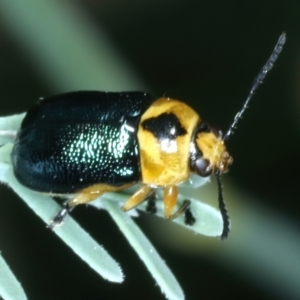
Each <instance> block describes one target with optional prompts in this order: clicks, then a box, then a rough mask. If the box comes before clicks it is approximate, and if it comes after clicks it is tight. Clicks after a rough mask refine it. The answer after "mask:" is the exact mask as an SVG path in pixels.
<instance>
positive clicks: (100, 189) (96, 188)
mask: <svg viewBox="0 0 300 300" xmlns="http://www.w3.org/2000/svg"><path fill="white" fill-rule="evenodd" d="M133 184H134V183H130V184H125V185H122V186H117V187H116V186H111V185H107V184H95V185H92V186H89V187H87V188H85V189H83V190H81V191H79V192H78V194H77V195H76V196H75V197H74V198H72V199H71V200H70V201H69V202H68V206H69V207H73V206H75V205H78V204H84V203H88V202H91V201H93V200H95V199H96V198H98V197H100V196H101V195H103V194H104V193H108V192H116V191H120V190H123V189H126V188H128V187H130V186H132V185H133Z"/></svg>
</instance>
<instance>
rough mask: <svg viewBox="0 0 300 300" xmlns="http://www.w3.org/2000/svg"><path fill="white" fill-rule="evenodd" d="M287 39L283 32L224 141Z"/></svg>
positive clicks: (231, 131)
mask: <svg viewBox="0 0 300 300" xmlns="http://www.w3.org/2000/svg"><path fill="white" fill-rule="evenodd" d="M285 41H286V35H285V33H282V34H281V35H280V37H279V39H278V41H277V44H276V45H275V48H274V50H273V52H272V54H271V56H270V57H269V59H268V61H267V62H266V64H265V65H264V66H263V68H262V69H261V71H260V72H259V73H258V75H257V77H256V78H255V80H254V82H253V85H252V88H251V90H250V93H249V95H248V97H247V99H246V101H245V102H244V105H243V107H242V109H241V110H240V111H239V112H238V113H237V114H236V116H235V117H234V120H233V122H232V124H231V126H230V127H229V129H228V130H227V132H226V134H225V135H224V137H223V141H225V140H227V139H228V138H229V137H230V136H231V135H232V134H233V130H234V129H235V128H236V124H237V122H238V121H239V120H240V119H241V117H242V115H243V114H244V112H245V110H246V109H247V107H248V103H249V102H250V100H251V99H252V97H253V95H254V93H255V91H256V90H257V88H258V87H259V86H260V85H261V84H262V82H263V80H264V79H265V77H266V75H267V73H268V72H269V71H270V70H271V69H272V68H273V66H274V63H275V62H276V60H277V58H278V56H279V54H280V52H281V51H282V48H283V46H284V44H285Z"/></svg>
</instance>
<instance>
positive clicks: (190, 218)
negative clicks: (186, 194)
mask: <svg viewBox="0 0 300 300" xmlns="http://www.w3.org/2000/svg"><path fill="white" fill-rule="evenodd" d="M185 202H186V203H188V206H187V207H186V208H185V212H184V223H185V224H186V225H194V224H195V222H196V219H195V217H194V215H193V213H192V212H191V201H190V200H184V202H183V204H184V203H185Z"/></svg>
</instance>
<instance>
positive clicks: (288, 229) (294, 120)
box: [0, 0, 300, 300]
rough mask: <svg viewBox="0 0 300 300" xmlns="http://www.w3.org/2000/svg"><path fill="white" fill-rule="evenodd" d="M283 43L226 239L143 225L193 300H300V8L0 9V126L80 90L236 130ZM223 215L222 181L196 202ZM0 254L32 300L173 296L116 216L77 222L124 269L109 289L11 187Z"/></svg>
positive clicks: (255, 119)
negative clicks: (178, 105)
mask: <svg viewBox="0 0 300 300" xmlns="http://www.w3.org/2000/svg"><path fill="white" fill-rule="evenodd" d="M283 31H284V32H286V33H287V43H286V46H285V48H284V50H283V52H282V54H281V57H280V58H279V60H278V62H277V63H276V65H275V67H274V69H273V70H272V71H271V72H270V74H269V75H268V76H267V78H266V80H265V81H264V84H263V85H262V86H261V87H260V88H259V90H258V92H257V93H256V95H255V97H254V99H253V101H252V102H251V104H250V108H249V109H248V110H247V112H246V114H245V116H244V118H243V119H242V120H241V121H240V123H239V125H238V129H237V130H236V132H235V134H234V136H232V138H231V139H230V140H229V141H228V143H227V147H228V149H229V151H230V153H231V155H232V156H233V158H234V164H233V165H232V167H231V171H230V172H229V173H228V174H226V175H225V176H224V179H223V181H224V182H223V185H224V193H225V199H226V203H227V207H228V210H229V213H230V216H231V219H232V231H231V234H230V236H229V239H228V240H226V241H225V242H220V240H219V239H217V238H207V237H203V236H196V235H195V234H193V233H191V232H189V231H187V230H185V229H181V228H179V227H178V226H176V225H174V224H172V223H170V222H167V221H164V220H158V218H156V217H155V216H147V215H145V214H143V215H142V216H141V217H140V218H138V219H137V220H136V222H137V223H138V224H139V226H140V227H141V228H142V229H143V231H144V233H145V234H146V235H147V236H148V237H149V239H150V240H151V241H152V242H153V244H154V245H155V247H156V249H157V250H158V252H159V253H160V254H161V256H162V257H163V258H164V259H165V261H166V262H167V264H168V266H169V267H170V268H171V269H172V270H173V272H174V274H175V276H176V277H177V279H178V281H179V282H180V284H181V286H182V288H183V290H184V292H185V294H186V299H199V298H201V299H208V298H209V299H219V298H221V297H222V298H226V297H231V298H232V297H244V296H246V295H247V296H248V297H249V298H250V297H251V298H256V299H299V298H300V232H299V229H300V221H299V217H300V201H299V200H300V199H299V192H300V189H299V181H298V180H299V168H300V160H299V155H300V139H299V136H300V122H299V114H300V88H299V87H300V60H299V59H300V34H299V33H300V2H299V1H296V0H294V1H293V0H290V1H278V0H275V1H264V0H260V1H257V0H254V1H237V0H232V1H221V0H217V1H202V0H190V1H182V0H172V1H171V0H160V1H158V0H143V1H138V0H127V1H121V0H113V1H112V0H109V1H105V0H101V1H92V0H89V1H88V0H85V1H83V0H77V1H71V0H70V1H65V0H63V1H52V0H27V1H23V2H21V1H16V0H1V2H0V70H1V71H0V82H1V84H0V97H1V102H0V103H1V109H0V115H1V116H5V115H11V114H15V113H19V112H23V111H26V110H27V109H28V108H29V107H31V106H32V105H33V104H34V103H35V102H36V101H37V99H38V98H39V97H43V96H49V95H53V94H57V93H62V92H67V91H75V90H86V89H92V90H105V91H124V90H142V91H147V92H150V93H152V94H153V95H155V96H157V97H160V96H163V95H166V96H170V97H172V98H175V99H180V100H183V101H185V102H186V103H188V104H190V105H191V106H193V107H194V108H195V110H197V111H198V112H199V114H200V115H201V117H202V118H203V119H205V120H207V121H209V123H210V124H212V125H214V126H215V127H218V128H220V129H223V131H226V130H227V129H228V127H229V125H230V123H231V122H232V120H233V118H234V116H235V114H236V113H237V111H238V110H239V109H240V108H241V106H242V104H243V101H244V100H245V98H246V96H247V94H248V92H249V89H250V87H251V85H252V82H253V80H254V78H255V76H256V75H257V73H258V72H259V70H260V69H261V67H262V66H263V64H264V63H265V62H266V60H267V59H268V57H269V55H270V54H271V52H272V50H273V48H274V46H275V43H276V42H277V39H278V37H279V35H280V34H281V33H282V32H283ZM194 194H196V195H198V197H199V199H201V200H202V201H204V202H208V203H212V204H213V205H215V206H217V187H216V184H215V181H214V180H213V179H212V183H211V184H209V185H208V186H206V187H205V188H204V189H201V190H198V191H194ZM0 207H1V209H0V251H1V254H2V255H3V257H4V258H5V259H6V261H7V262H8V264H9V265H10V267H11V268H12V270H13V271H14V273H15V275H16V276H17V278H18V279H19V280H20V281H21V283H22V286H23V288H24V289H25V291H26V293H27V296H28V298H29V299H31V300H35V299H115V298H118V299H132V298H141V299H164V296H163V295H162V294H161V292H160V289H159V288H158V287H157V286H156V285H155V282H154V280H153V279H152V277H151V275H150V274H149V273H148V272H147V270H146V268H145V267H144V265H143V263H142V262H141V261H140V260H139V258H138V257H137V256H136V253H135V252H134V251H133V250H132V249H131V247H130V246H129V244H128V243H127V242H126V240H125V239H124V237H123V236H122V234H121V233H120V232H119V230H118V228H117V227H116V225H115V224H114V222H113V221H112V220H111V219H110V217H109V216H108V214H107V213H106V212H105V211H100V212H99V211H97V210H95V209H94V208H91V207H87V208H86V207H80V208H78V209H76V210H75V211H74V214H73V216H74V217H75V218H76V219H77V220H78V222H79V223H80V224H81V225H82V226H83V227H84V228H86V230H87V231H88V232H89V233H90V234H91V235H92V236H93V237H94V238H95V239H96V240H97V241H98V242H99V243H100V244H102V245H103V246H104V247H105V248H106V249H107V250H108V251H109V253H110V254H111V255H112V256H113V257H114V258H115V259H116V260H117V261H118V262H119V263H120V264H121V266H122V268H123V271H124V273H125V275H126V278H125V281H124V283H123V284H121V285H119V284H114V283H110V282H107V281H104V280H103V279H102V278H101V277H99V276H98V275H97V274H96V273H95V272H94V271H93V270H92V269H90V268H89V267H88V266H87V265H86V264H85V263H84V262H82V261H81V260H80V259H79V258H78V257H76V255H75V254H74V253H73V252H72V251H71V250H70V249H69V248H68V247H67V246H65V245H64V244H63V243H62V242H61V241H60V240H59V239H58V238H57V237H56V236H55V235H54V234H53V233H52V232H51V231H50V230H48V229H46V228H45V224H44V223H43V222H42V221H41V220H40V219H38V218H37V217H36V216H35V214H34V213H33V212H32V211H31V210H30V209H28V207H27V206H26V205H25V204H24V203H23V201H22V200H20V199H19V198H18V197H17V196H16V195H15V194H14V193H13V192H11V191H10V190H9V189H7V188H6V187H4V186H1V187H0Z"/></svg>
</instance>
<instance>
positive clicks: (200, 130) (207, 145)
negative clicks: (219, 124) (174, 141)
mask: <svg viewBox="0 0 300 300" xmlns="http://www.w3.org/2000/svg"><path fill="white" fill-rule="evenodd" d="M232 162H233V159H232V157H231V156H230V154H229V153H228V152H227V150H226V147H225V144H224V140H223V135H222V132H221V131H218V130H215V129H214V128H211V127H209V126H208V125H207V123H205V122H201V123H200V124H199V125H198V126H197V128H196V130H195V132H194V138H193V141H192V142H191V144H190V166H191V170H192V171H193V172H195V173H197V174H198V175H200V176H203V177H206V176H209V175H210V174H211V173H216V172H218V173H220V174H222V173H224V172H226V171H227V170H228V168H229V166H230V165H231V164H232Z"/></svg>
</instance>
